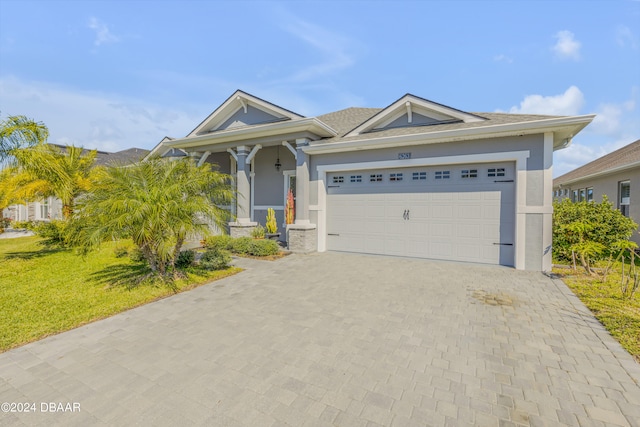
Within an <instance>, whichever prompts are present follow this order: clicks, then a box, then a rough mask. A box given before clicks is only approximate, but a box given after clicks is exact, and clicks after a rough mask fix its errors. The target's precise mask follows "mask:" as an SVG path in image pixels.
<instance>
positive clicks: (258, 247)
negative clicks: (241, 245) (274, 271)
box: [247, 240, 280, 256]
mask: <svg viewBox="0 0 640 427" xmlns="http://www.w3.org/2000/svg"><path fill="white" fill-rule="evenodd" d="M278 252H280V246H279V245H278V243H277V242H276V241H275V240H253V241H251V244H250V245H249V250H248V252H247V254H248V255H253V256H269V255H276V254H277V253H278Z"/></svg>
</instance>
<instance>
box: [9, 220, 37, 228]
mask: <svg viewBox="0 0 640 427" xmlns="http://www.w3.org/2000/svg"><path fill="white" fill-rule="evenodd" d="M34 225H35V224H34V223H33V221H15V222H14V223H13V228H14V229H15V230H32V229H33V227H34Z"/></svg>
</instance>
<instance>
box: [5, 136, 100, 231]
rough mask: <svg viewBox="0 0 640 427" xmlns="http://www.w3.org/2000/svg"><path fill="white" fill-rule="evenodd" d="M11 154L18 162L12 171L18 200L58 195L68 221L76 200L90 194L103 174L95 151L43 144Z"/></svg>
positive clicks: (15, 150) (16, 150) (14, 151)
mask: <svg viewBox="0 0 640 427" xmlns="http://www.w3.org/2000/svg"><path fill="white" fill-rule="evenodd" d="M11 153H12V155H13V156H14V157H15V159H16V162H17V166H14V167H13V168H12V169H11V170H12V172H13V173H14V183H17V184H18V185H14V194H15V195H16V198H18V199H21V200H22V201H28V200H39V199H43V198H46V197H49V196H55V197H57V198H58V199H60V201H61V202H62V214H63V217H64V218H65V219H67V218H69V217H70V215H71V213H72V212H73V209H74V202H75V199H76V198H77V197H78V196H79V195H81V194H83V193H84V192H86V191H88V190H89V189H90V188H91V186H92V183H93V182H94V181H95V179H96V177H97V176H98V175H99V174H100V173H101V172H100V168H95V167H94V164H95V160H96V154H97V151H95V150H92V151H85V150H84V149H83V148H81V147H74V146H69V147H65V148H64V149H62V148H59V147H57V146H55V145H50V144H40V145H37V146H34V147H30V148H23V149H14V150H12V151H11ZM0 188H2V185H1V184H0Z"/></svg>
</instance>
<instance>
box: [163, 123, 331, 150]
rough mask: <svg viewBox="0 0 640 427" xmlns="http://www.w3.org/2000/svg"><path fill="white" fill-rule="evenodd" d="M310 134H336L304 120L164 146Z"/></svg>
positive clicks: (176, 146)
mask: <svg viewBox="0 0 640 427" xmlns="http://www.w3.org/2000/svg"><path fill="white" fill-rule="evenodd" d="M305 131H307V132H311V133H314V134H316V135H318V136H320V137H325V138H327V137H334V136H337V135H338V133H337V132H336V131H335V130H333V129H332V128H330V127H329V126H327V125H326V124H324V123H323V122H321V121H320V120H318V119H316V118H315V117H312V118H305V119H301V120H291V121H286V122H277V123H267V124H263V125H253V126H247V127H242V128H239V129H230V130H223V131H218V132H211V133H208V134H205V135H200V136H193V137H186V138H179V139H174V140H173V141H167V142H165V143H164V144H165V145H166V146H167V147H172V148H192V147H198V146H202V145H211V144H221V143H224V142H235V141H245V140H247V139H249V138H251V139H254V138H261V137H268V136H277V135H281V134H283V133H287V132H289V133H291V132H305Z"/></svg>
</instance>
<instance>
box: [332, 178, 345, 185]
mask: <svg viewBox="0 0 640 427" xmlns="http://www.w3.org/2000/svg"><path fill="white" fill-rule="evenodd" d="M341 182H344V176H334V177H333V183H334V184H340V183H341Z"/></svg>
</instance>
